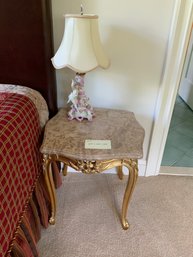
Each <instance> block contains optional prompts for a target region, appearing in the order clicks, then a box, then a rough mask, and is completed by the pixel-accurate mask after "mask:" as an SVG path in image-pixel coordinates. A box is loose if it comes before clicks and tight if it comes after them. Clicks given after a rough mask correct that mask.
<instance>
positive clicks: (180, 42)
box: [145, 0, 193, 176]
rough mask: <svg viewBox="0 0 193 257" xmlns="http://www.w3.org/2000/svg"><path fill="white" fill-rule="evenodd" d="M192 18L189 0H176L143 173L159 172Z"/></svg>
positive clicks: (192, 0) (191, 5)
mask: <svg viewBox="0 0 193 257" xmlns="http://www.w3.org/2000/svg"><path fill="white" fill-rule="evenodd" d="M192 22H193V0H176V1H175V6H174V12H173V18H172V23H171V29H170V35H169V40H168V48H167V56H166V60H165V65H164V71H163V77H162V81H161V84H160V90H159V95H158V99H157V105H156V109H155V115H154V126H153V130H152V137H151V142H150V149H149V153H148V158H147V166H146V172H145V176H155V175H158V174H159V171H160V166H161V161H162V157H163V152H164V148H165V144H166V139H167V135H168V130H169V126H170V121H171V117H172V112H173V108H174V104H175V100H176V96H177V92H178V88H179V83H180V78H181V74H182V69H183V64H184V61H185V55H186V50H187V47H188V41H189V35H190V31H191V27H192Z"/></svg>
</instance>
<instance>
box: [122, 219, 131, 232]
mask: <svg viewBox="0 0 193 257" xmlns="http://www.w3.org/2000/svg"><path fill="white" fill-rule="evenodd" d="M129 226H130V225H129V222H128V221H127V219H122V227H123V229H124V230H127V229H128V228H129Z"/></svg>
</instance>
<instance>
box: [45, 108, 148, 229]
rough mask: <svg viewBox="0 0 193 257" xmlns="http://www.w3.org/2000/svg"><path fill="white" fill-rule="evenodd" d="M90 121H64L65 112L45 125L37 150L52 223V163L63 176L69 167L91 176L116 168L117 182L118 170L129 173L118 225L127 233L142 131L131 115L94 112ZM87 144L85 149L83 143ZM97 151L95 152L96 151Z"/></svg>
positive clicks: (54, 201)
mask: <svg viewBox="0 0 193 257" xmlns="http://www.w3.org/2000/svg"><path fill="white" fill-rule="evenodd" d="M95 114H96V117H94V119H93V120H92V121H87V120H83V121H82V122H79V121H77V120H72V121H69V120H68V119H67V110H66V109H61V110H60V111H59V112H58V114H57V115H56V116H55V117H53V118H52V119H51V120H49V121H48V123H47V125H46V127H45V133H44V140H43V144H42V146H41V149H40V151H41V153H42V154H43V167H44V177H45V181H46V184H47V187H48V191H49V195H50V200H51V217H50V219H49V222H50V223H51V224H54V223H55V214H56V196H55V187H54V183H53V177H52V169H51V163H52V162H57V161H59V162H62V163H64V169H63V174H64V175H66V174H67V167H68V166H70V167H72V168H74V169H75V170H77V171H81V172H83V173H87V174H92V173H100V172H102V171H104V170H107V169H111V168H113V167H117V173H118V176H119V178H120V179H122V177H123V173H122V167H123V166H126V167H127V168H128V170H129V176H128V183H127V186H126V189H125V194H124V197H123V204H122V214H121V222H122V227H123V228H124V229H128V227H129V223H128V221H127V219H126V215H127V209H128V204H129V201H130V199H131V195H132V192H133V190H134V187H135V183H136V180H137V176H138V159H139V158H142V156H143V140H144V135H145V133H144V129H143V128H142V127H141V126H140V124H139V123H138V122H137V120H136V119H135V116H134V114H133V113H132V112H129V111H123V110H113V109H99V108H95ZM86 140H89V141H87V142H89V143H90V144H88V146H87V145H86V146H85V141H86ZM96 148H98V149H96Z"/></svg>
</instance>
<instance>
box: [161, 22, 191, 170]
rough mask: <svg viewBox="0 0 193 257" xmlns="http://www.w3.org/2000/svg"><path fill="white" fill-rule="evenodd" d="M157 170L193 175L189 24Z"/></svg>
mask: <svg viewBox="0 0 193 257" xmlns="http://www.w3.org/2000/svg"><path fill="white" fill-rule="evenodd" d="M182 167H183V169H182ZM184 168H185V169H184ZM182 170H183V171H182ZM160 173H161V174H162V173H167V174H173V175H180V174H182V175H193V27H192V29H191V33H190V39H189V43H188V48H187V51H186V57H185V61H184V65H183V70H182V76H181V80H180V86H179V90H178V94H177V97H176V101H175V105H174V110H173V113H172V118H171V122H170V127H169V132H168V136H167V140H166V145H165V149H164V153H163V158H162V162H161V168H160Z"/></svg>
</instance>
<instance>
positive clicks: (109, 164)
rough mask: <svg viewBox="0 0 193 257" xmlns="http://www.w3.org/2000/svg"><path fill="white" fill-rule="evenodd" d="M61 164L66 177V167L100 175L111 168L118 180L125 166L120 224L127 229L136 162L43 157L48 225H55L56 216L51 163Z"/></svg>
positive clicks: (136, 174) (135, 175)
mask: <svg viewBox="0 0 193 257" xmlns="http://www.w3.org/2000/svg"><path fill="white" fill-rule="evenodd" d="M56 161H59V162H62V163H64V168H63V175H64V176H66V175H67V167H68V166H70V167H72V168H73V169H75V170H77V171H81V172H82V173H85V174H95V173H100V172H103V171H105V170H108V169H111V168H113V167H117V174H118V177H119V178H120V179H123V172H122V167H123V166H125V167H127V168H128V170H129V178H128V183H127V186H126V189H125V194H124V198H123V204H122V215H121V222H122V226H123V229H128V228H129V223H128V221H127V219H126V216H127V209H128V204H129V201H130V199H131V195H132V192H133V190H134V187H135V183H136V181H137V177H138V167H137V160H133V159H129V160H116V159H113V160H105V161H100V160H98V161H87V160H75V159H70V158H66V157H63V156H58V155H55V154H53V155H47V154H44V155H43V164H44V176H45V181H46V184H47V187H48V191H49V195H50V200H51V217H50V219H49V223H50V224H55V215H56V195H55V187H54V183H53V177H52V172H51V162H56Z"/></svg>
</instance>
